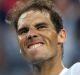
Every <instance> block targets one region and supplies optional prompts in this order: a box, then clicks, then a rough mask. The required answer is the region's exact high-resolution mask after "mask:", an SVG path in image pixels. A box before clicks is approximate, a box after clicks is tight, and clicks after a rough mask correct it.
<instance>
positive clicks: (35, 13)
mask: <svg viewBox="0 0 80 75" xmlns="http://www.w3.org/2000/svg"><path fill="white" fill-rule="evenodd" d="M40 16H41V17H42V16H43V17H47V18H49V17H50V16H49V13H48V12H45V11H44V12H41V11H33V10H31V11H27V12H24V13H22V14H21V15H20V17H19V19H18V23H19V22H20V23H21V22H22V21H23V20H24V19H26V18H29V19H31V18H35V17H40Z"/></svg>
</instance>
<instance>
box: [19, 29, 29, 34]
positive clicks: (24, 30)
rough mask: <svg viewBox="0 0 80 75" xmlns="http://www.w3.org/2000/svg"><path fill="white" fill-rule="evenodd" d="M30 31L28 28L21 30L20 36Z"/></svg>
mask: <svg viewBox="0 0 80 75" xmlns="http://www.w3.org/2000/svg"><path fill="white" fill-rule="evenodd" d="M28 31H29V29H28V28H22V29H19V30H18V34H19V35H22V34H24V33H27V32H28Z"/></svg>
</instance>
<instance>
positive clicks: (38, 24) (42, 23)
mask: <svg viewBox="0 0 80 75" xmlns="http://www.w3.org/2000/svg"><path fill="white" fill-rule="evenodd" d="M40 25H47V23H44V22H41V23H37V24H36V25H35V27H37V26H40Z"/></svg>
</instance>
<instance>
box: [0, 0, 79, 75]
mask: <svg viewBox="0 0 80 75" xmlns="http://www.w3.org/2000/svg"><path fill="white" fill-rule="evenodd" d="M17 1H18V2H17ZM27 1H28V0H0V75H31V66H30V65H29V63H28V62H27V61H26V60H25V59H24V57H22V55H21V54H20V52H19V49H20V47H19V45H18V41H17V39H16V38H17V36H16V32H15V29H14V27H13V26H10V25H8V24H6V23H5V16H6V14H7V11H8V10H9V9H10V8H12V7H13V5H14V6H16V8H17V9H18V8H20V6H19V5H20V4H22V5H23V4H24V3H25V2H27ZM16 2H17V3H16ZM15 3H16V4H15ZM54 3H55V7H56V8H57V9H58V10H59V13H60V14H61V16H62V19H63V24H64V27H65V30H66V32H67V39H66V42H65V44H64V55H63V60H62V61H63V64H64V65H65V67H67V68H69V67H70V66H71V65H72V64H74V63H76V62H80V33H79V32H80V0H55V1H54Z"/></svg>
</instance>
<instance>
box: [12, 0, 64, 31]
mask: <svg viewBox="0 0 80 75" xmlns="http://www.w3.org/2000/svg"><path fill="white" fill-rule="evenodd" d="M30 10H33V11H40V12H45V13H46V12H47V13H49V15H50V19H51V21H52V23H53V25H54V26H55V29H56V31H57V32H59V31H60V30H61V29H62V28H63V24H62V19H61V17H60V16H59V14H58V13H57V12H56V10H55V9H54V5H53V3H52V1H51V0H50V1H49V2H48V1H47V0H32V1H30V2H27V3H26V4H25V6H24V7H23V8H22V9H21V10H20V11H19V12H18V13H17V15H16V19H14V21H13V24H14V25H15V27H16V29H17V22H18V19H19V17H20V16H21V15H22V14H23V13H24V12H27V11H30ZM14 15H15V14H14Z"/></svg>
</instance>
